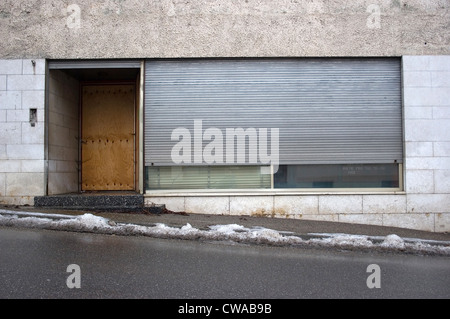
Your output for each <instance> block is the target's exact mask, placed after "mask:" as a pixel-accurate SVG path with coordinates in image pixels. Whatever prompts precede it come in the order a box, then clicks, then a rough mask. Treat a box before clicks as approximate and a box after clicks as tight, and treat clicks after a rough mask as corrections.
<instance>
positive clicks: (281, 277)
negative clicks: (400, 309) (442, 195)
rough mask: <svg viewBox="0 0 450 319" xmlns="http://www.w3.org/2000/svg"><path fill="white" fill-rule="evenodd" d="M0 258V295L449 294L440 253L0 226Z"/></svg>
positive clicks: (447, 264)
mask: <svg viewBox="0 0 450 319" xmlns="http://www.w3.org/2000/svg"><path fill="white" fill-rule="evenodd" d="M0 260H1V266H0V298H58V299H59V298H155V299H156V298H176V299H205V298H206V299H211V298H212V299H216V298H226V299H229V298H232V299H240V298H251V299H284V298H293V299H300V298H449V297H450V258H449V257H442V256H418V255H404V254H392V253H390V254H387V253H386V254H381V253H368V252H355V251H339V250H325V249H323V250H322V249H317V250H316V249H303V248H294V247H267V246H258V245H237V244H232V243H209V242H199V241H187V240H169V239H154V238H148V237H131V236H130V237H123V236H111V235H100V234H88V233H75V232H64V231H49V230H36V229H18V228H8V227H0ZM370 265H375V266H377V267H378V269H376V268H373V267H369V266H370ZM77 267H78V268H77ZM377 285H378V286H377ZM369 286H372V288H369ZM378 287H379V288H378Z"/></svg>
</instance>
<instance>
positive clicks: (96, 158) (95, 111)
mask: <svg viewBox="0 0 450 319" xmlns="http://www.w3.org/2000/svg"><path fill="white" fill-rule="evenodd" d="M134 91H135V90H134V85H95V86H94V85H92V86H91V85H90V86H84V87H83V91H82V94H83V100H82V125H81V126H82V128H81V130H82V189H83V190H134V188H135V186H134V171H135V170H134V146H135V139H134V137H135V135H134V133H135V130H134V125H135V120H134V116H135V114H134V112H135V105H134V99H135V92H134Z"/></svg>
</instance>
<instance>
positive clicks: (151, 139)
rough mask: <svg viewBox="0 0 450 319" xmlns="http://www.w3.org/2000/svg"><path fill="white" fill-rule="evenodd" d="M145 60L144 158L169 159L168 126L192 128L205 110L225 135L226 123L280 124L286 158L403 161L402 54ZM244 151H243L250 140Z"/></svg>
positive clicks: (205, 117)
mask: <svg viewBox="0 0 450 319" xmlns="http://www.w3.org/2000/svg"><path fill="white" fill-rule="evenodd" d="M145 65H146V67H145V164H146V165H147V166H149V165H155V166H171V165H174V164H173V161H172V159H171V150H172V147H173V146H174V145H175V144H176V143H177V141H172V140H171V134H172V131H173V130H174V129H176V128H179V127H183V128H187V129H188V130H190V132H191V134H192V135H193V132H194V120H202V125H203V130H205V129H207V128H211V127H212V128H218V129H220V130H221V131H222V132H223V135H224V145H225V132H226V128H243V129H247V128H255V129H257V130H258V129H260V128H268V129H269V132H270V129H271V128H278V129H279V161H280V164H282V165H283V164H345V163H351V164H364V163H394V162H395V161H397V162H398V163H401V162H402V158H403V153H402V152H403V150H402V116H401V114H402V110H401V78H400V76H401V72H400V60H399V59H396V58H361V59H356V58H355V59H354V58H351V59H350V58H349V59H346V58H343V59H340V58H329V59H255V60H254V59H232V60H164V61H153V60H148V61H146V64H145ZM192 140H193V138H192ZM269 142H270V136H269ZM203 143H204V144H203V145H204V146H205V145H207V144H208V143H209V141H204V142H203ZM268 149H269V150H270V147H269V148H268ZM245 152H246V154H247V156H248V145H247V148H246V149H245ZM224 157H225V150H224ZM224 163H225V160H224Z"/></svg>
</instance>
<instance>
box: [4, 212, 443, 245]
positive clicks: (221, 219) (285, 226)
mask: <svg viewBox="0 0 450 319" xmlns="http://www.w3.org/2000/svg"><path fill="white" fill-rule="evenodd" d="M0 209H7V210H10V211H22V212H38V213H48V214H66V215H83V214H86V213H90V214H93V215H96V216H101V217H104V218H107V219H109V220H112V221H114V222H117V223H127V224H136V225H144V226H151V225H154V224H157V223H162V224H165V225H167V226H172V227H182V226H185V225H186V224H190V225H191V226H192V227H194V228H197V229H208V226H213V225H229V224H237V225H241V226H244V227H248V228H252V227H264V228H269V229H272V230H276V231H278V232H282V233H290V234H292V235H297V236H301V237H302V238H305V237H310V236H311V235H314V234H350V235H365V236H388V235H391V234H395V235H397V236H399V237H401V238H404V239H406V238H417V239H422V240H428V241H445V242H449V243H450V234H449V233H433V232H427V231H419V230H411V229H405V228H396V227H385V226H376V225H361V224H349V223H340V222H326V221H310V220H297V219H284V218H270V217H251V216H230V215H204V214H187V215H183V214H177V213H164V214H142V213H120V212H95V211H80V210H76V211H74V210H62V209H50V208H45V209H44V208H35V207H31V206H14V207H11V206H3V207H2V206H0Z"/></svg>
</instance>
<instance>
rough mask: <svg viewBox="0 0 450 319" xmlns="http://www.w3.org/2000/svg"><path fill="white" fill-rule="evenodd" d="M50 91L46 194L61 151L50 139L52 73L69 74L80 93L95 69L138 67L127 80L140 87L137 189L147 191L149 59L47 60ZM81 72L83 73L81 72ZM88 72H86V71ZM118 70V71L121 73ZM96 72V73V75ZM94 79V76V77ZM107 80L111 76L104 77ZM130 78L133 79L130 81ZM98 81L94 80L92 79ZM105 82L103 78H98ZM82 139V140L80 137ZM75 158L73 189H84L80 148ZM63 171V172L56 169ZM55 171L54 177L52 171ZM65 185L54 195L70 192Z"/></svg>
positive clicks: (48, 88) (136, 157)
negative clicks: (54, 161) (146, 86)
mask: <svg viewBox="0 0 450 319" xmlns="http://www.w3.org/2000/svg"><path fill="white" fill-rule="evenodd" d="M46 62H47V63H46V90H45V91H46V92H45V152H44V153H45V174H44V184H45V194H46V195H50V192H49V183H51V182H52V181H55V179H56V178H57V177H54V176H55V174H54V173H55V171H54V168H51V167H50V165H51V160H52V158H53V157H54V155H58V153H57V152H58V151H57V150H51V149H50V139H49V131H50V130H52V129H51V128H50V116H49V110H50V106H49V105H50V104H51V101H50V100H51V98H50V95H51V94H50V89H51V87H52V86H51V83H50V82H51V81H50V74H51V72H53V71H55V72H56V71H61V72H62V73H64V74H65V75H67V76H68V77H69V78H71V79H74V80H75V81H78V85H77V86H76V87H75V88H74V89H75V91H78V92H79V93H80V91H81V88H80V84H81V83H82V82H89V81H86V80H89V78H90V77H91V75H93V74H95V73H92V72H94V71H98V72H97V73H101V71H103V70H105V71H106V72H108V71H117V72H118V73H119V74H120V72H121V69H125V70H127V71H129V70H135V71H136V75H135V76H134V77H129V76H124V78H123V80H127V81H124V82H129V81H130V82H133V83H135V88H136V103H135V106H136V109H135V117H136V143H135V146H136V156H135V172H136V173H135V192H136V193H139V194H144V192H145V189H144V79H145V76H144V74H145V73H144V72H145V68H144V66H145V61H144V60H142V59H122V60H116V59H95V60H92V59H77V60H73V59H72V60H70V59H68V60H46ZM80 72H81V73H80ZM82 72H85V73H82ZM117 72H116V74H117ZM94 76H95V75H94ZM93 79H94V78H93ZM103 80H107V78H105V79H103ZM116 80H121V78H120V76H119V77H116ZM128 80H129V81H128ZM92 82H94V81H92ZM98 82H103V81H98ZM77 102H78V116H80V112H81V97H79V98H78V101H77ZM78 122H79V125H78V135H77V136H76V138H77V139H78V140H79V139H80V138H81V131H80V130H81V118H79V119H78ZM80 142H81V141H80ZM70 160H71V161H73V162H74V164H75V162H77V163H76V169H75V171H78V172H75V174H76V175H78V178H77V180H74V181H73V182H72V181H71V183H73V184H70V185H71V186H72V189H74V190H76V189H77V190H78V193H80V192H81V171H80V165H81V163H80V160H81V154H80V152H79V151H78V154H75V157H74V158H73V159H70ZM56 173H59V172H56ZM50 174H52V177H50V176H49V175H50ZM66 193H67V192H65V189H63V188H58V187H56V188H54V187H53V188H52V192H51V195H56V194H66Z"/></svg>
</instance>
